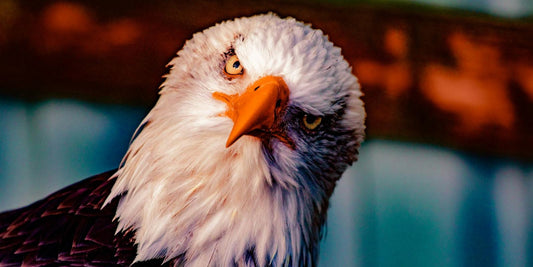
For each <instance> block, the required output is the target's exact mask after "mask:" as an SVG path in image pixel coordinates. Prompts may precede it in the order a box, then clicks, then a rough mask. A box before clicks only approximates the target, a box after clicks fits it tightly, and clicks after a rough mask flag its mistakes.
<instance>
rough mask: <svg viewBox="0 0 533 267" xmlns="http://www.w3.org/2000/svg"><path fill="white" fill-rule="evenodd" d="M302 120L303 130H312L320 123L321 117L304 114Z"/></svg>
mask: <svg viewBox="0 0 533 267" xmlns="http://www.w3.org/2000/svg"><path fill="white" fill-rule="evenodd" d="M302 120H303V123H304V126H305V128H307V129H309V130H314V129H316V128H317V127H318V126H319V125H320V123H321V122H322V117H320V116H314V115H311V114H305V115H304V117H303V119H302Z"/></svg>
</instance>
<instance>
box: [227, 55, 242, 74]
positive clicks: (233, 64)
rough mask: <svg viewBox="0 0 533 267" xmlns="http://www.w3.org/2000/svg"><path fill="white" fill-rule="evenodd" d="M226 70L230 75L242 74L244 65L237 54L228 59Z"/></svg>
mask: <svg viewBox="0 0 533 267" xmlns="http://www.w3.org/2000/svg"><path fill="white" fill-rule="evenodd" d="M224 72H225V73H226V74H227V75H229V76H236V75H242V74H243V72H244V67H243V66H242V64H241V62H240V61H239V58H238V57H237V55H232V56H230V57H229V58H228V59H227V60H226V66H225V67H224Z"/></svg>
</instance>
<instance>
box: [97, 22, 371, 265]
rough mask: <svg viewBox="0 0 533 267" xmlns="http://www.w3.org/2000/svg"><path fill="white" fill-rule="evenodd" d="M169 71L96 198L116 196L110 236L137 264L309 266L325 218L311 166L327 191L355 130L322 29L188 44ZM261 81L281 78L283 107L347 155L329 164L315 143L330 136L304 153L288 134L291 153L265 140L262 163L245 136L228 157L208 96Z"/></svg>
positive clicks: (224, 30) (341, 74) (345, 75)
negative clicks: (127, 241)
mask: <svg viewBox="0 0 533 267" xmlns="http://www.w3.org/2000/svg"><path fill="white" fill-rule="evenodd" d="M230 50H231V51H234V54H235V55H237V56H238V58H239V60H240V64H242V66H243V67H244V69H245V72H244V74H243V75H242V76H241V77H239V78H234V79H228V78H227V77H226V76H225V75H224V60H225V54H226V53H227V51H230ZM170 65H171V66H172V68H171V70H170V73H169V74H168V75H167V76H166V81H165V82H164V83H163V85H162V86H161V92H160V94H161V96H160V98H159V100H158V102H157V104H156V105H155V107H154V108H153V109H152V110H151V111H150V113H149V114H148V115H147V116H146V118H145V119H144V121H143V124H144V126H143V127H142V129H139V133H138V135H137V136H136V138H135V139H134V140H133V142H132V144H131V146H130V148H129V150H128V152H127V155H126V156H125V158H124V161H123V165H122V167H121V168H120V169H119V170H118V172H117V173H116V174H115V177H116V178H117V181H116V183H115V185H114V187H113V189H112V192H111V194H110V195H109V197H108V198H107V200H106V203H109V202H110V201H111V200H112V199H114V198H116V197H120V198H121V200H120V203H119V206H118V209H117V212H116V219H117V220H118V221H119V226H118V228H117V232H118V231H123V230H124V231H125V230H128V229H133V230H136V232H135V239H136V243H137V244H138V250H137V258H136V261H143V260H148V259H151V258H157V257H165V258H166V259H173V258H176V257H180V255H182V254H184V260H185V262H186V266H233V265H234V264H235V263H237V264H239V265H242V266H245V265H246V264H247V263H245V258H244V256H243V255H246V254H247V253H248V252H249V251H253V253H254V258H255V260H256V261H257V264H258V265H259V266H266V265H267V264H273V265H275V266H283V264H290V265H291V266H298V265H299V264H302V262H307V264H308V265H314V264H316V262H314V260H315V258H316V255H315V254H316V251H315V249H316V245H317V244H313V243H316V239H317V238H319V235H320V229H316V228H317V226H315V224H316V223H315V220H317V219H316V216H323V217H325V212H326V211H325V210H324V209H325V208H327V200H328V198H329V195H330V194H331V192H329V191H332V189H333V188H330V187H331V186H329V185H328V186H325V187H327V188H322V187H320V186H316V184H318V185H320V184H321V182H316V183H315V182H309V181H308V180H309V177H314V176H316V175H315V171H314V170H315V169H316V168H318V169H324V172H326V171H328V172H331V171H330V170H331V169H335V173H334V174H327V175H326V174H325V175H324V177H325V178H323V179H329V180H332V181H331V183H332V184H333V186H334V183H335V181H336V179H338V178H339V177H338V176H340V173H342V171H344V169H345V168H346V166H347V165H348V164H350V163H351V161H352V160H354V159H355V153H356V150H357V148H358V146H359V144H360V142H361V141H362V138H363V131H364V116H365V113H364V109H363V104H362V102H361V100H360V99H359V97H360V95H361V92H360V90H359V86H358V83H357V80H356V78H355V76H353V74H352V73H351V68H350V67H349V65H348V63H347V62H346V61H345V60H344V59H343V57H342V55H341V51H340V48H338V47H335V46H334V45H333V44H332V43H331V42H330V41H328V39H327V37H326V36H325V35H324V34H323V33H322V32H321V31H320V30H314V29H312V28H311V27H310V26H309V25H306V24H303V23H301V22H298V21H296V20H294V19H292V18H287V19H281V18H279V17H277V16H276V15H273V14H267V15H259V16H254V17H250V18H241V19H236V20H233V21H228V22H223V23H220V24H217V25H216V26H214V27H212V28H209V29H207V30H205V31H203V32H201V33H197V34H195V35H194V36H193V38H192V39H191V40H189V41H188V42H187V43H186V44H185V46H184V47H183V49H182V50H181V51H179V52H178V56H177V57H176V58H174V59H173V60H172V61H171V62H170ZM267 75H273V76H279V77H282V78H283V79H284V81H285V82H286V84H287V86H288V88H289V90H290V95H289V102H288V105H289V106H290V107H291V108H294V109H295V110H296V109H297V110H299V111H302V112H304V113H305V114H312V115H315V116H330V115H331V118H335V119H336V121H335V124H334V125H335V127H333V126H332V128H335V129H342V131H345V132H346V134H349V135H350V136H351V138H349V139H346V140H349V141H343V142H341V143H340V144H338V146H343V147H346V149H345V150H343V149H341V148H339V150H342V151H344V152H343V153H346V154H349V155H338V156H339V158H342V160H341V159H339V160H330V158H332V157H333V156H331V155H336V154H335V153H337V152H335V153H333V152H332V153H329V152H328V153H326V152H323V151H322V150H325V149H324V148H323V147H321V144H322V143H321V142H332V141H331V140H330V139H331V138H324V139H323V140H322V139H320V138H319V137H320V136H319V137H317V136H314V137H313V138H314V139H313V140H315V141H313V142H314V143H310V141H309V140H307V139H305V138H301V137H300V136H299V135H298V134H297V133H296V132H294V131H289V133H288V134H289V136H290V137H291V138H292V139H293V141H294V142H295V147H296V149H292V148H290V147H289V146H287V145H286V144H285V143H283V142H280V141H279V140H277V139H273V140H272V142H271V149H270V150H268V151H270V152H268V153H270V154H269V155H268V156H267V155H266V153H267V152H266V150H265V147H264V143H262V142H261V140H260V139H259V138H257V137H255V136H249V135H245V136H242V137H241V138H240V139H238V141H237V142H235V143H234V144H233V145H231V146H230V147H228V148H226V147H225V144H226V139H227V138H228V135H229V133H230V131H231V130H232V127H233V124H234V123H233V121H232V120H231V119H230V118H228V117H227V116H223V115H221V114H224V112H225V111H226V109H227V105H226V103H224V102H222V101H220V100H217V99H215V98H214V97H213V93H215V92H219V93H224V94H227V95H235V94H236V95H240V94H242V93H243V92H244V91H245V90H246V88H247V86H248V85H250V84H252V83H253V82H254V81H256V80H258V79H260V78H261V77H264V76H267ZM328 118H329V117H328ZM291 123H292V122H288V123H287V124H288V125H292V124H291ZM332 123H333V122H332ZM289 128H290V127H289ZM324 130H328V129H324ZM341 134H342V133H340V132H339V135H341ZM324 136H326V134H324ZM333 142H335V140H333ZM314 144H316V147H315V146H314ZM329 146H331V145H329ZM329 146H328V147H329ZM337 154H339V153H337ZM308 155H313V156H312V158H313V159H309V156H308ZM314 155H316V157H315V156H314ZM346 158H348V159H346ZM333 161H336V162H333ZM273 162H275V164H274V163H273ZM341 163H342V164H341ZM310 164H311V165H322V164H324V166H311V165H310ZM330 165H331V166H330ZM337 165H338V166H337ZM313 179H314V178H313ZM313 179H311V180H313ZM316 179H317V181H319V180H318V179H322V178H320V177H317V178H316ZM329 180H328V182H327V184H329ZM313 181H314V180H313ZM324 207H325V208H324ZM317 213H318V214H319V215H317ZM320 222H321V221H320ZM318 224H319V226H318V228H321V227H322V223H318Z"/></svg>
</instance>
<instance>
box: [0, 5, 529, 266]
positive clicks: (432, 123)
mask: <svg viewBox="0 0 533 267" xmlns="http://www.w3.org/2000/svg"><path fill="white" fill-rule="evenodd" d="M268 11H274V12H276V13H278V14H279V15H281V16H293V17H296V18H298V19H299V20H303V21H306V22H309V23H312V24H313V25H314V27H317V28H321V29H323V31H324V32H325V33H326V34H328V35H329V36H330V39H331V40H332V41H333V42H335V43H336V44H337V45H338V46H340V47H341V48H342V49H343V54H344V55H345V57H346V58H347V60H348V61H349V62H350V63H351V64H352V65H353V68H354V73H355V74H356V75H357V76H358V77H359V79H360V82H361V84H362V87H363V90H364V92H365V96H364V100H365V102H366V107H367V112H368V120H367V126H368V130H367V133H368V138H367V141H366V142H365V143H364V144H363V146H362V148H361V151H360V159H359V161H358V162H357V163H356V164H355V165H354V167H352V168H351V169H349V170H348V172H347V173H346V175H345V176H344V177H343V179H342V180H341V181H340V183H339V186H338V187H337V189H336V191H335V194H334V196H333V200H332V205H331V209H330V214H329V220H328V225H327V226H328V227H327V235H326V238H325V240H324V241H323V244H322V247H321V258H320V266H533V231H532V229H533V2H532V1H531V0H506V1H501V0H476V1H467V0H453V1H445V0H416V1H394V0H381V1H355V0H354V1H349V0H344V1H343V0H329V1H328V0H314V1H303V0H291V1H247V2H239V1H232V0H224V1H195V2H193V3H186V2H185V1H162V0H160V1H159V0H158V1H131V0H130V1H126V0H114V1H104V0H85V1H84V0H77V1H74V0H72V1H55V0H43V1H18V0H0V125H1V126H2V130H1V131H0V210H8V209H13V208H16V207H20V206H23V205H27V204H29V203H31V202H33V201H35V200H37V199H40V198H42V197H44V196H46V195H47V194H49V193H51V192H53V191H55V190H57V189H59V188H61V187H63V186H65V185H67V184H70V183H73V182H75V181H78V180H81V179H83V178H85V177H88V176H90V175H92V174H97V173H100V172H103V171H107V170H110V169H114V168H116V167H117V166H118V164H119V162H120V160H121V157H122V155H123V154H124V152H125V151H126V149H127V146H128V143H129V140H130V138H131V135H132V134H133V131H134V130H135V128H136V127H137V125H138V123H139V122H140V121H141V120H142V118H143V116H144V115H145V114H146V113H147V111H148V110H149V109H150V108H151V107H152V106H153V104H154V103H155V101H156V99H157V91H158V86H159V84H160V82H161V80H162V79H161V75H162V74H164V73H165V64H166V63H167V62H168V61H169V60H170V59H171V58H172V57H173V55H174V54H175V53H176V51H177V50H178V49H179V48H180V47H181V46H182V45H183V43H184V42H185V40H187V39H189V38H190V37H191V36H192V34H193V33H194V32H196V31H199V30H201V29H203V28H206V27H208V26H211V25H213V24H214V23H216V22H219V21H221V20H224V19H229V18H233V17H238V16H245V15H252V14H258V13H265V12H268Z"/></svg>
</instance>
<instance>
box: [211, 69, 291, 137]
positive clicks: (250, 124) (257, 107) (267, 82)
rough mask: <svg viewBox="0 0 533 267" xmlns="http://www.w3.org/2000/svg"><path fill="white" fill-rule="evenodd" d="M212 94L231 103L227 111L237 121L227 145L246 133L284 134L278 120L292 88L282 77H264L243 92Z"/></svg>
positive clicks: (234, 121) (278, 135)
mask: <svg viewBox="0 0 533 267" xmlns="http://www.w3.org/2000/svg"><path fill="white" fill-rule="evenodd" d="M213 97H214V98H215V99H218V100H221V101H224V102H225V103H226V104H227V105H228V109H227V110H226V112H225V113H224V115H226V116H228V117H229V118H231V119H232V120H233V123H234V124H233V129H232V130H231V133H230V134H229V137H228V140H227V142H226V147H229V146H231V145H232V144H233V143H235V141H237V140H238V139H239V138H240V137H241V136H243V135H252V136H258V137H259V136H262V135H264V134H268V133H270V134H272V135H275V136H277V137H281V136H285V135H282V134H280V133H281V131H280V129H279V127H278V126H279V125H278V123H277V120H278V118H279V117H280V116H281V115H282V113H283V111H284V110H285V108H286V107H287V102H288V100H289V88H288V87H287V84H286V83H285V81H284V80H283V79H282V78H281V77H276V76H266V77H263V78H261V79H259V80H257V81H255V82H254V83H252V84H251V85H250V86H248V88H246V91H245V92H244V93H243V94H242V95H227V94H224V93H219V92H215V93H213ZM282 139H283V138H282ZM282 141H284V142H286V141H287V140H282Z"/></svg>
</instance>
